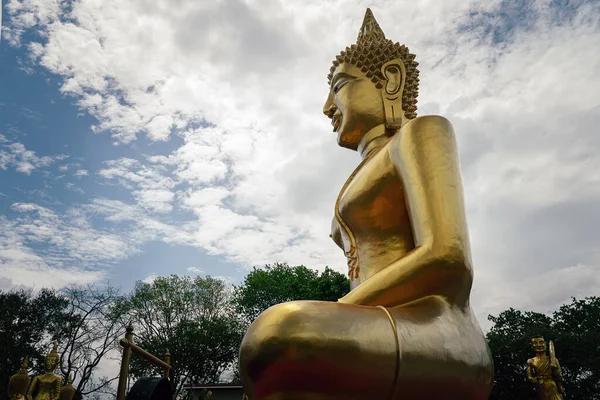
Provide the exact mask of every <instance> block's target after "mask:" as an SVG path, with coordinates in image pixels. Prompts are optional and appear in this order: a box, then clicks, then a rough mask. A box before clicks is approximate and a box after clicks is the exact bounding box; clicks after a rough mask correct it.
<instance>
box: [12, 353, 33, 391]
mask: <svg viewBox="0 0 600 400" xmlns="http://www.w3.org/2000/svg"><path fill="white" fill-rule="evenodd" d="M30 380H31V378H30V377H29V374H28V373H27V356H26V357H25V360H23V364H21V369H20V370H19V372H17V373H16V374H14V375H13V376H11V377H10V380H9V381H8V397H9V398H10V399H11V400H24V399H25V395H26V394H27V388H28V387H29V382H30Z"/></svg>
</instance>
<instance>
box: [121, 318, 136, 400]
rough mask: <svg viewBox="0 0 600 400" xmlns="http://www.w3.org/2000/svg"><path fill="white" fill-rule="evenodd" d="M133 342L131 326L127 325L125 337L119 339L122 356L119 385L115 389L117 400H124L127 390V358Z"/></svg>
mask: <svg viewBox="0 0 600 400" xmlns="http://www.w3.org/2000/svg"><path fill="white" fill-rule="evenodd" d="M132 343H133V327H132V326H131V325H129V326H128V327H127V333H126V334H125V338H123V339H121V346H123V358H122V359H121V373H120V374H119V387H118V389H117V400H125V394H126V393H125V392H126V390H127V377H128V375H129V360H130V359H131V344H132Z"/></svg>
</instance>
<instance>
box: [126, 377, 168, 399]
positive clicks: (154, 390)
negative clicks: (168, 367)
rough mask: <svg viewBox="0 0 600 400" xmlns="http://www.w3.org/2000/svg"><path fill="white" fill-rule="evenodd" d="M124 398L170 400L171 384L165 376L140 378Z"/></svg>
mask: <svg viewBox="0 0 600 400" xmlns="http://www.w3.org/2000/svg"><path fill="white" fill-rule="evenodd" d="M125 399H126V400H172V399H173V394H172V393H171V384H170V383H169V380H168V379H166V378H140V379H138V381H137V382H136V383H135V384H134V385H133V387H132V388H131V390H130V391H129V393H128V394H127V397H126V398H125Z"/></svg>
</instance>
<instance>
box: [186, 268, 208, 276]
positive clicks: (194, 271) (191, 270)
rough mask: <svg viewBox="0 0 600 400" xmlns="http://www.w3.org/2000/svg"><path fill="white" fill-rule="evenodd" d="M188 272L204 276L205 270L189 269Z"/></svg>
mask: <svg viewBox="0 0 600 400" xmlns="http://www.w3.org/2000/svg"><path fill="white" fill-rule="evenodd" d="M187 270H188V272H191V273H192V274H196V275H200V274H204V273H205V272H204V270H203V269H200V268H198V267H188V269H187Z"/></svg>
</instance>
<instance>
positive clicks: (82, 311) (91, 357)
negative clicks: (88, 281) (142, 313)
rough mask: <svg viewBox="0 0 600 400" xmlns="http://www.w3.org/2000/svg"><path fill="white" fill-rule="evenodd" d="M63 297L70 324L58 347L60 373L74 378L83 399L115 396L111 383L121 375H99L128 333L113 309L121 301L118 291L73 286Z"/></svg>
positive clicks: (115, 373) (104, 287)
mask: <svg viewBox="0 0 600 400" xmlns="http://www.w3.org/2000/svg"><path fill="white" fill-rule="evenodd" d="M63 296H64V298H65V299H66V300H67V301H68V307H67V310H66V311H67V313H68V315H69V317H70V318H69V320H70V323H69V324H66V325H65V327H64V332H65V340H63V341H62V342H61V343H60V346H59V352H60V355H61V357H60V371H61V372H62V374H63V376H65V377H68V376H71V377H72V379H73V382H74V386H75V389H76V390H77V392H79V393H80V394H81V395H82V396H85V397H89V395H91V394H92V393H96V392H97V393H99V394H102V393H113V392H114V388H112V387H111V386H110V383H111V382H113V381H114V380H116V379H117V378H118V373H119V371H118V370H117V371H115V372H114V375H113V376H111V377H110V378H109V377H106V376H100V377H99V376H96V372H97V371H98V365H99V364H100V362H101V361H102V360H103V359H105V358H107V357H108V356H109V353H111V352H113V353H117V352H116V350H117V346H118V343H117V340H118V339H119V337H121V336H123V334H124V332H125V324H124V322H123V320H122V318H120V316H119V315H116V314H115V313H113V312H112V308H111V307H112V306H113V303H114V302H115V301H116V300H117V299H118V298H119V292H118V290H117V289H116V288H114V287H112V286H110V285H106V286H95V285H88V286H80V287H76V286H72V287H69V288H67V289H65V290H64V291H63ZM115 355H116V354H115Z"/></svg>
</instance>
